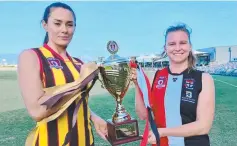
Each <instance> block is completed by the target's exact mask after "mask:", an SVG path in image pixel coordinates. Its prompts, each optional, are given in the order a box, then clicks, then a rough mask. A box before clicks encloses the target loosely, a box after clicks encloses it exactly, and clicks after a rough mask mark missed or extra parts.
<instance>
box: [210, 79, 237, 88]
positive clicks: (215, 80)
mask: <svg viewBox="0 0 237 146" xmlns="http://www.w3.org/2000/svg"><path fill="white" fill-rule="evenodd" d="M214 80H215V81H218V82H222V83H225V84H227V85H230V86H232V87H235V88H237V86H236V85H233V84H230V83H228V82H225V81H221V80H217V79H214Z"/></svg>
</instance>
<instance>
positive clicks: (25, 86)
mask: <svg viewBox="0 0 237 146" xmlns="http://www.w3.org/2000/svg"><path fill="white" fill-rule="evenodd" d="M42 25H43V27H44V29H45V30H46V37H45V40H44V45H43V46H41V47H39V48H34V49H28V50H24V51H23V52H22V53H21V54H20V56H19V64H18V76H19V84H20V89H21V93H22V96H23V99H24V103H25V105H26V108H27V110H28V112H29V115H30V116H31V117H32V118H33V119H34V120H35V121H36V122H37V128H36V132H35V133H34V136H33V137H34V138H33V140H32V143H30V144H29V145H30V146H62V145H67V146H92V145H94V139H93V135H92V127H91V121H92V122H93V124H94V126H95V129H96V132H97V133H98V134H99V135H100V136H101V137H102V138H103V139H105V140H106V138H105V136H106V135H107V124H106V122H105V121H104V120H103V119H101V118H100V117H99V116H97V115H96V114H94V113H93V112H92V111H91V110H90V109H89V107H88V97H87V94H81V95H80V97H79V99H81V98H83V99H85V100H83V101H82V102H80V103H81V104H80V107H79V110H78V113H77V115H76V116H77V117H76V119H77V122H76V124H75V126H73V127H74V128H72V119H73V111H74V109H75V107H76V105H77V103H78V102H79V99H78V100H76V101H75V102H74V103H73V104H71V105H70V106H69V107H68V108H67V109H66V111H64V112H63V113H62V115H60V116H59V117H57V118H56V119H55V120H52V121H49V122H40V121H41V120H42V119H45V118H47V117H49V116H50V115H52V114H54V113H55V112H56V111H57V110H59V108H58V107H56V108H50V109H46V106H44V105H42V101H43V100H44V99H45V98H46V97H47V96H46V95H45V92H44V90H43V89H44V88H49V87H55V86H58V85H61V86H62V85H66V84H67V83H70V82H73V81H75V80H77V79H78V78H80V70H81V65H82V64H83V62H82V61H80V60H79V59H77V58H73V57H71V56H70V55H69V54H68V53H67V51H66V48H67V46H68V44H69V43H70V41H71V39H72V37H73V34H74V30H75V26H76V16H75V14H74V12H73V10H72V9H71V8H70V7H69V6H68V5H66V4H64V3H59V2H57V3H53V4H51V5H49V6H48V7H47V8H46V9H45V13H44V16H43V20H42ZM82 69H83V68H82ZM86 89H87V88H85V89H83V90H86ZM71 94H72V93H71ZM84 96H85V97H84ZM62 104H63V103H62ZM71 129H72V130H71ZM70 130H71V134H69V137H67V138H66V139H67V140H68V142H67V143H66V144H65V143H64V142H65V137H66V135H67V133H68V132H69V131H70Z"/></svg>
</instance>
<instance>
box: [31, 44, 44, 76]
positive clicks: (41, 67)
mask: <svg viewBox="0 0 237 146" xmlns="http://www.w3.org/2000/svg"><path fill="white" fill-rule="evenodd" d="M35 49H36V48H35ZM35 49H31V50H33V51H34V52H35V53H36V54H37V57H38V61H39V64H40V78H41V80H43V63H42V60H41V58H40V55H39V54H38V53H37V51H36V50H35ZM37 49H38V48H37ZM39 51H40V50H39Z"/></svg>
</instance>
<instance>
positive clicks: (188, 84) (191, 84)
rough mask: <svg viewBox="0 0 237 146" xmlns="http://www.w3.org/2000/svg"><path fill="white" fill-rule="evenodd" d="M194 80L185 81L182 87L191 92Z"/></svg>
mask: <svg viewBox="0 0 237 146" xmlns="http://www.w3.org/2000/svg"><path fill="white" fill-rule="evenodd" d="M194 82H195V80H194V79H185V82H184V86H185V88H186V89H190V90H193V88H194Z"/></svg>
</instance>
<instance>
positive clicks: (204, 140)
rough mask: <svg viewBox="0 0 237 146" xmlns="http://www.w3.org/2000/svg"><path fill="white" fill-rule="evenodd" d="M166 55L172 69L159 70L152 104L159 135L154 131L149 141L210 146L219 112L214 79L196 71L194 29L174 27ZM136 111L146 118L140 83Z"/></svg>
mask: <svg viewBox="0 0 237 146" xmlns="http://www.w3.org/2000/svg"><path fill="white" fill-rule="evenodd" d="M164 49H165V53H166V54H167V56H168V57H169V66H168V67H166V68H164V69H161V70H158V71H157V72H156V74H155V77H154V80H153V84H152V87H151V97H150V104H151V108H152V111H153V114H154V121H155V125H156V127H157V128H158V132H159V136H158V134H154V133H156V132H154V133H153V132H152V131H150V133H149V136H148V142H149V143H151V144H154V145H155V144H156V143H158V142H157V141H156V137H158V138H159V140H160V141H159V142H160V146H209V145H210V141H209V136H208V133H209V131H210V129H211V127H212V123H213V119H214V109H215V88H214V83H213V79H212V77H211V76H210V75H209V74H208V73H202V72H200V71H198V70H196V69H195V68H194V66H195V58H194V56H193V53H192V44H191V40H190V30H189V29H188V28H187V27H186V25H185V24H179V25H177V26H171V27H169V28H168V29H167V30H166V34H165V46H164ZM136 77H137V73H136V71H135V70H134V71H133V79H134V83H135V85H136V111H137V114H138V116H139V117H140V118H141V119H146V118H147V116H148V115H147V114H146V112H144V111H145V110H146V107H145V106H144V103H143V100H142V98H141V97H142V95H140V92H139V87H138V84H137V81H136Z"/></svg>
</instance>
